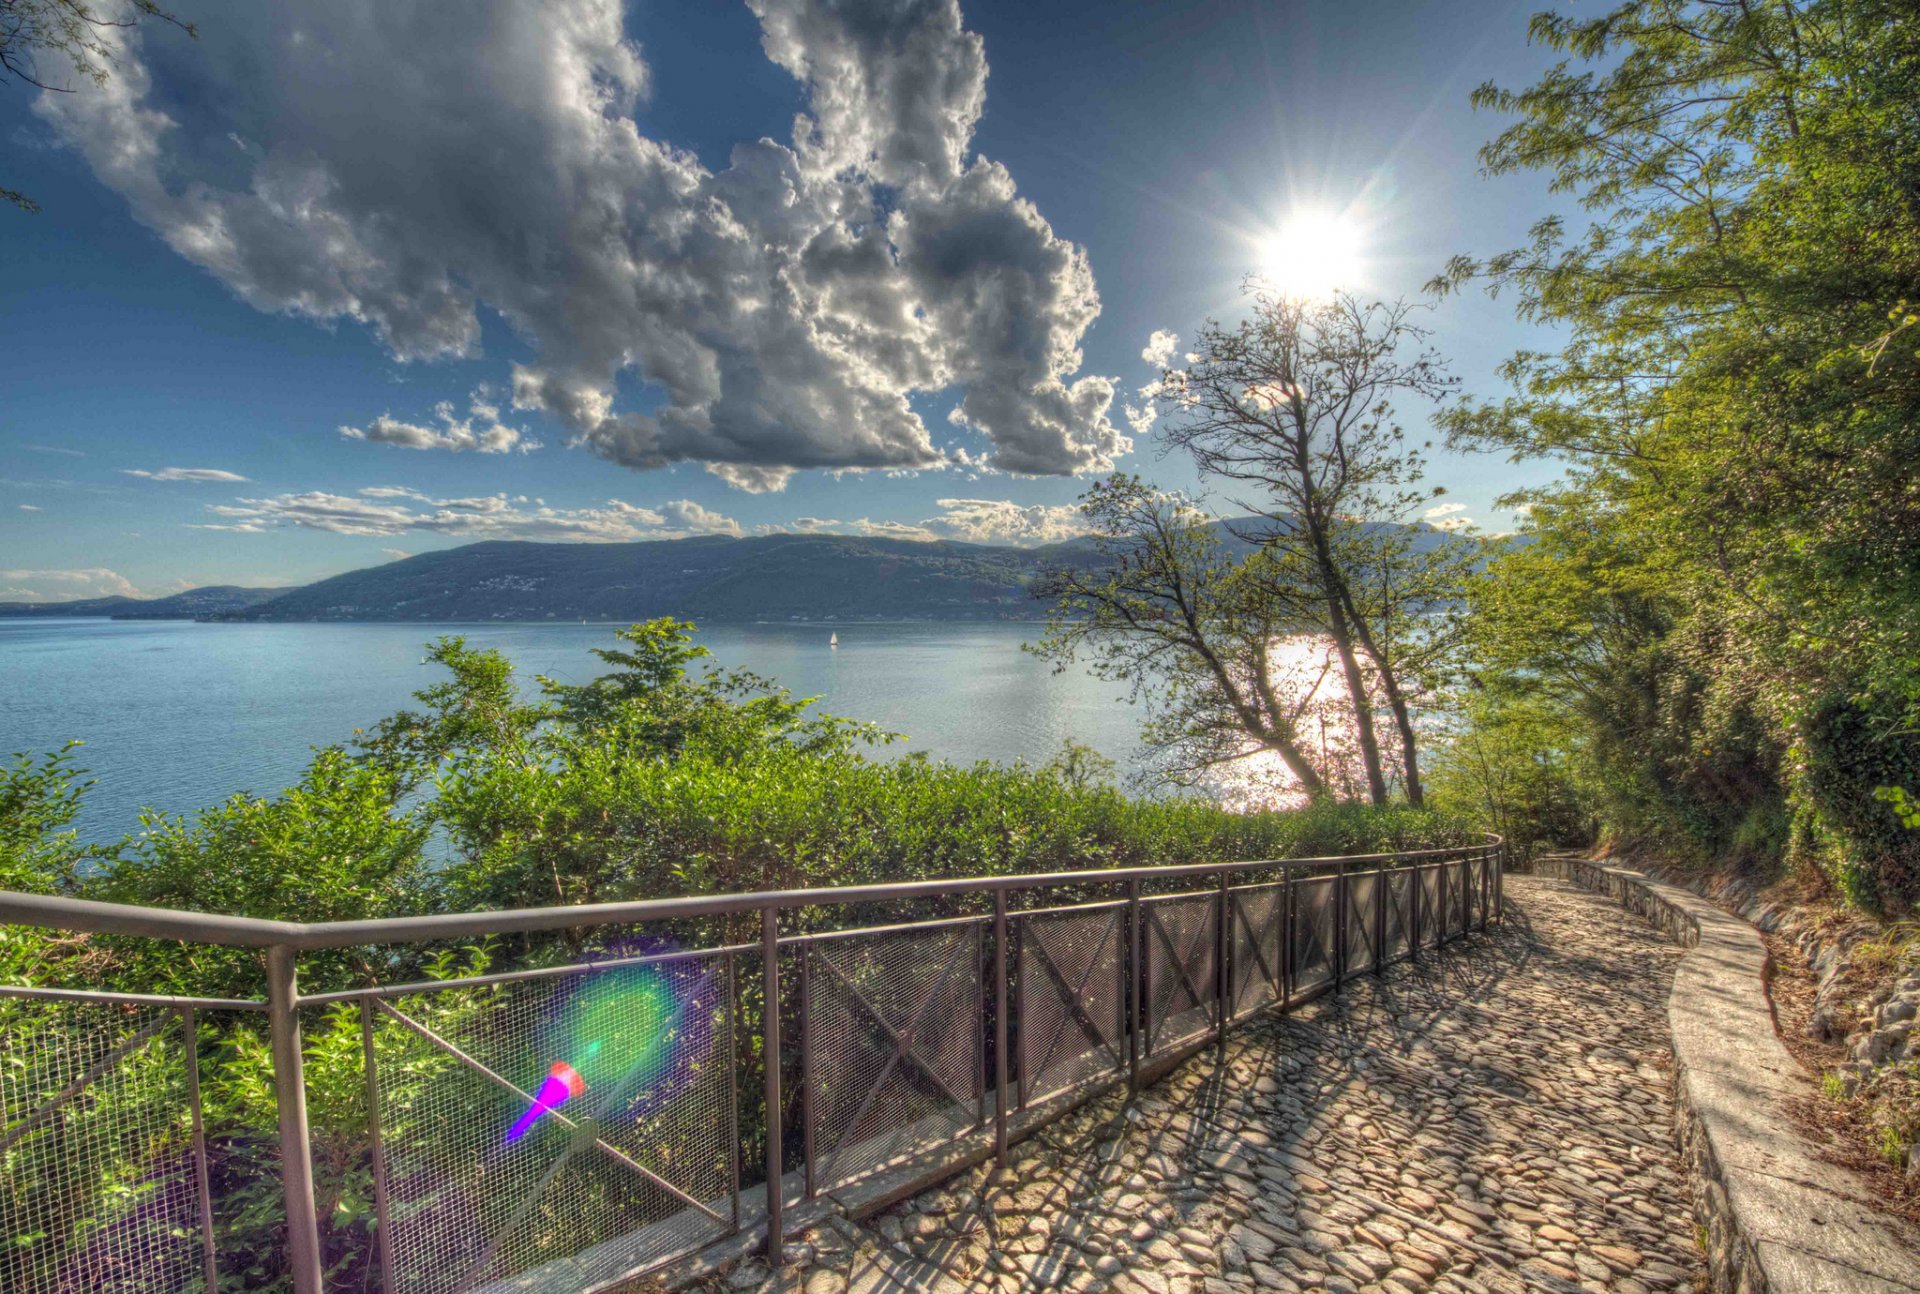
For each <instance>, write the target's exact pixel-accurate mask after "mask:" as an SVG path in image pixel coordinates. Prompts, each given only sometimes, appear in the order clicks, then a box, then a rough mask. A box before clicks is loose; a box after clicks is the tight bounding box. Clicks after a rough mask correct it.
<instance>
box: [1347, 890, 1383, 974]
mask: <svg viewBox="0 0 1920 1294" xmlns="http://www.w3.org/2000/svg"><path fill="white" fill-rule="evenodd" d="M1379 900H1380V873H1378V872H1348V873H1347V973H1348V974H1349V975H1351V974H1353V973H1354V972H1356V971H1364V970H1371V969H1372V968H1373V944H1374V940H1375V939H1376V938H1378V933H1379V925H1378V922H1379V920H1380V914H1379V911H1378V908H1377V907H1376V905H1377V904H1378V902H1379Z"/></svg>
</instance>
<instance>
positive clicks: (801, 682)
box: [0, 619, 1141, 840]
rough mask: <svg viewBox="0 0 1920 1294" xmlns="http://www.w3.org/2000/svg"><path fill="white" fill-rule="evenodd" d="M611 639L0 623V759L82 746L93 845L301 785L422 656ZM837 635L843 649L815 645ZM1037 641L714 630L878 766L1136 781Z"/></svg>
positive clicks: (573, 666) (1134, 731) (1116, 741)
mask: <svg viewBox="0 0 1920 1294" xmlns="http://www.w3.org/2000/svg"><path fill="white" fill-rule="evenodd" d="M616 627H617V626H613V625H579V624H574V625H552V624H498V623H485V624H472V625H423V624H405V625H384V624H382V625H376V624H324V625H312V624H258V625H255V624H237V625H236V624H195V623H192V622H183V621H138V620H79V619H73V620H25V619H23V620H7V619H0V755H5V754H10V753H12V752H15V751H26V752H36V753H37V752H42V751H50V750H57V749H58V748H59V747H60V746H61V745H63V744H64V743H65V742H67V741H69V740H71V739H79V740H81V741H84V742H85V743H86V746H85V748H84V749H83V750H82V751H80V752H79V755H80V763H81V764H82V765H83V766H84V767H86V768H88V769H90V770H91V772H92V775H93V776H94V777H95V778H97V779H98V781H99V785H98V786H96V787H95V788H94V789H93V791H92V792H91V793H90V794H89V796H88V798H87V801H86V803H87V808H86V812H85V814H84V816H83V818H82V820H81V822H80V824H79V825H80V828H81V831H82V834H83V836H84V837H85V838H87V839H92V840H105V839H111V838H115V837H118V836H119V835H121V834H122V833H124V832H127V831H131V830H133V829H134V828H135V827H136V826H137V825H138V824H137V815H138V813H139V811H140V810H141V809H142V808H143V807H149V806H151V807H154V808H161V809H167V810H171V811H183V810H189V809H194V808H198V807H200V806H202V805H207V804H212V803H215V802H217V801H219V800H221V799H223V798H225V797H226V796H227V795H229V794H231V793H232V792H234V791H241V790H246V791H253V792H256V793H260V794H269V793H272V792H274V791H277V790H279V789H280V788H282V787H284V786H286V785H287V784H288V783H289V782H291V781H293V780H294V779H296V778H297V777H298V775H299V773H300V770H301V769H302V768H303V767H304V766H305V764H306V761H307V758H308V751H309V747H312V746H315V745H326V744H328V743H332V742H339V741H344V740H346V739H347V738H349V737H351V736H352V734H353V731H354V729H356V728H363V727H366V726H368V725H370V724H372V723H374V722H375V721H377V720H379V719H381V718H383V717H384V716H386V715H388V714H391V713H393V712H394V711H395V710H399V709H403V708H405V707H407V706H409V705H410V704H412V700H411V696H412V693H413V692H414V691H416V690H417V689H419V688H421V687H424V686H426V685H427V684H429V683H432V682H437V681H439V680H440V679H442V678H444V677H445V673H444V671H441V670H439V669H437V668H434V667H431V666H428V665H426V664H424V663H423V657H424V652H423V650H422V649H423V646H424V644H425V643H426V642H427V641H428V640H430V639H432V638H434V637H436V636H438V635H440V634H443V633H458V634H461V635H463V636H465V637H466V639H467V641H468V642H469V644H471V645H473V646H476V647H495V648H498V649H500V650H501V651H502V652H504V653H505V654H506V655H507V657H508V658H509V659H511V660H512V661H513V663H514V665H515V667H516V668H517V670H518V671H519V673H520V675H521V677H522V678H523V679H527V680H529V681H530V680H531V677H532V676H533V675H534V674H545V675H548V676H549V677H552V678H557V679H561V680H563V681H567V682H585V681H587V680H589V679H591V678H593V677H595V676H596V675H598V674H601V673H604V672H605V668H606V667H604V666H603V665H602V664H601V662H600V661H599V660H598V659H597V658H595V657H593V656H591V655H589V654H588V649H589V648H592V647H601V646H611V645H612V644H613V638H612V632H613V630H614V628H616ZM835 628H837V629H838V632H839V635H840V645H839V647H837V648H829V647H828V645H827V635H828V633H829V632H831V631H832V630H833V629H835ZM1039 632H1040V626H1039V625H1037V624H1025V625H1022V624H897V625H882V624H860V625H851V626H827V625H746V626H720V627H713V628H708V629H703V630H701V631H700V634H699V639H700V641H701V642H702V643H703V644H704V645H705V646H707V647H708V648H709V649H711V650H712V652H713V653H714V656H715V657H716V659H717V660H718V662H719V663H721V664H724V665H740V666H745V667H747V668H749V669H752V670H754V671H756V672H758V673H760V674H763V675H766V676H768V677H770V678H772V679H774V680H776V681H778V682H779V683H780V684H782V685H783V686H785V687H787V688H788V689H790V690H791V691H792V692H793V693H794V694H796V695H798V696H819V697H821V698H822V700H821V702H820V708H821V709H823V710H825V711H827V712H829V713H832V714H840V715H846V716H848V717H850V718H855V719H865V720H870V721H872V722H875V723H878V724H880V725H881V726H883V727H885V728H889V729H891V730H893V731H896V732H903V733H905V734H907V737H908V740H907V741H906V742H904V743H902V744H901V745H898V746H895V747H891V748H889V751H890V752H891V753H898V752H901V751H908V750H924V751H927V752H929V753H930V754H932V755H933V756H935V757H937V758H941V759H947V760H952V761H956V762H972V761H974V760H981V759H991V760H1002V761H1005V760H1012V759H1016V758H1024V759H1027V760H1030V761H1035V762H1038V761H1043V760H1045V759H1047V758H1048V757H1050V756H1051V755H1052V754H1053V753H1054V752H1056V751H1057V750H1058V749H1059V748H1060V744H1061V743H1062V742H1063V741H1064V740H1066V739H1067V738H1068V737H1072V738H1073V739H1074V740H1076V741H1081V742H1085V743H1086V744H1088V745H1090V746H1092V747H1093V748H1094V749H1096V750H1098V751H1100V752H1101V753H1102V754H1105V755H1107V756H1108V757H1109V758H1112V759H1116V760H1118V761H1120V762H1121V764H1122V765H1123V766H1131V765H1132V764H1134V763H1135V761H1136V760H1137V759H1138V758H1139V754H1140V750H1139V736H1138V734H1139V726H1140V719H1141V716H1140V712H1139V711H1138V709H1137V708H1135V707H1134V706H1132V705H1130V704H1128V703H1127V702H1126V701H1125V699H1124V696H1123V695H1122V693H1123V692H1124V688H1123V687H1122V685H1119V684H1112V683H1102V682H1100V681H1099V680H1097V679H1094V678H1092V677H1091V676H1089V675H1088V674H1086V673H1085V672H1084V671H1081V670H1069V671H1067V672H1065V673H1062V674H1055V673H1053V667H1052V666H1051V665H1049V664H1048V663H1047V662H1046V661H1043V660H1040V659H1038V658H1036V657H1034V656H1031V655H1028V654H1026V653H1024V652H1022V651H1021V650H1020V644H1021V643H1022V642H1025V641H1029V640H1031V639H1033V638H1035V637H1037V636H1038V635H1039Z"/></svg>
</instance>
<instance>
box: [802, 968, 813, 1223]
mask: <svg viewBox="0 0 1920 1294" xmlns="http://www.w3.org/2000/svg"><path fill="white" fill-rule="evenodd" d="M799 998H800V1001H799V1003H798V1006H799V1008H800V1136H801V1138H802V1141H803V1145H802V1149H801V1154H802V1158H803V1161H804V1162H803V1164H802V1171H803V1172H804V1173H805V1175H806V1191H807V1198H808V1199H812V1198H813V1195H814V1191H815V1190H816V1186H815V1183H814V1180H813V940H812V939H808V940H807V941H806V942H805V943H803V944H801V945H800V991H799Z"/></svg>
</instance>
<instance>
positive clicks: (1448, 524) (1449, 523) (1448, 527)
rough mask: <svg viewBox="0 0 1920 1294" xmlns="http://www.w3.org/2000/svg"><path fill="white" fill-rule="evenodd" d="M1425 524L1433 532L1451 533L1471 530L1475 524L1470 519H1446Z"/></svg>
mask: <svg viewBox="0 0 1920 1294" xmlns="http://www.w3.org/2000/svg"><path fill="white" fill-rule="evenodd" d="M1427 524H1428V525H1430V526H1432V527H1433V528H1434V529H1435V530H1445V531H1447V532H1449V533H1452V532H1454V531H1460V530H1471V529H1473V527H1474V525H1475V524H1476V523H1475V522H1474V519H1473V518H1472V517H1446V518H1444V519H1442V520H1440V521H1431V522H1428V523H1427Z"/></svg>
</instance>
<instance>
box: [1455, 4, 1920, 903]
mask: <svg viewBox="0 0 1920 1294" xmlns="http://www.w3.org/2000/svg"><path fill="white" fill-rule="evenodd" d="M1533 35H1534V38H1535V39H1536V40H1537V41H1539V42H1541V43H1543V44H1546V45H1548V46H1551V47H1552V48H1554V49H1557V50H1559V51H1561V52H1563V53H1565V54H1566V55H1568V56H1569V61H1568V62H1566V63H1563V64H1561V65H1559V66H1558V67H1556V68H1555V69H1554V70H1553V71H1551V72H1549V73H1548V74H1547V75H1546V76H1545V77H1544V78H1542V79H1541V80H1540V81H1539V82H1538V83H1537V84H1535V85H1533V86H1530V87H1528V88H1526V89H1524V90H1520V91H1506V90H1501V89H1499V88H1497V87H1493V86H1486V87H1483V88H1482V89H1481V90H1480V91H1479V93H1478V94H1477V95H1476V102H1478V103H1479V104H1480V105H1481V106H1484V107H1488V108H1492V109H1494V110H1497V111H1501V112H1505V113H1509V114H1512V115H1513V117H1514V120H1513V122H1512V123H1511V124H1510V125H1509V126H1508V127H1507V128H1506V129H1505V130H1504V131H1503V132H1502V133H1501V134H1500V135H1499V136H1498V137H1497V138H1496V139H1495V140H1494V141H1493V142H1492V143H1491V144H1489V145H1488V146H1487V148H1486V149H1485V150H1484V151H1483V154H1482V156H1483V158H1484V160H1485V161H1486V163H1487V166H1488V168H1489V169H1490V170H1491V171H1493V172H1495V173H1502V172H1508V171H1515V170H1521V169H1535V170H1541V171H1544V172H1546V173H1547V174H1549V175H1550V176H1551V178H1552V181H1553V184H1554V187H1555V188H1556V189H1557V190H1558V191H1561V192H1565V193H1568V194H1571V195H1573V196H1575V197H1576V198H1577V199H1578V201H1579V202H1580V203H1581V204H1582V206H1583V207H1584V208H1585V210H1586V212H1587V215H1588V218H1589V223H1588V224H1587V225H1586V227H1585V228H1584V229H1575V228H1572V227H1570V226H1569V225H1568V223H1567V222H1565V221H1564V220H1561V219H1558V218H1555V219H1548V220H1544V221H1542V222H1541V223H1540V224H1539V225H1538V226H1537V227H1536V229H1535V231H1534V236H1533V239H1532V241H1531V243H1530V244H1529V245H1528V246H1526V247H1522V248H1519V249H1516V250H1514V251H1510V252H1507V253H1504V254H1502V255H1499V256H1496V257H1493V258H1492V259H1490V260H1488V261H1486V262H1484V263H1477V262H1473V261H1470V260H1465V259H1461V260H1457V261H1456V262H1455V263H1454V264H1453V265H1452V266H1451V267H1450V268H1449V272H1448V274H1447V275H1446V276H1445V277H1444V279H1443V280H1442V281H1441V284H1440V285H1441V286H1443V287H1445V286H1455V285H1458V284H1461V283H1464V282H1466V281H1468V280H1471V279H1474V278H1476V277H1477V278H1481V279H1483V280H1484V281H1485V282H1486V283H1487V284H1488V285H1489V286H1490V287H1491V288H1493V289H1495V290H1500V291H1506V292H1511V293H1513V294H1514V295H1515V296H1516V298H1517V305H1518V308H1519V311H1520V312H1521V314H1522V315H1523V316H1525V317H1528V318H1531V319H1538V320H1541V321H1544V322H1549V323H1552V324H1554V325H1556V326H1557V328H1558V329H1559V332H1560V336H1561V337H1563V338H1564V339H1565V340H1564V344H1563V345H1562V346H1561V347H1560V349H1559V350H1558V351H1557V352H1552V353H1532V352H1528V353H1522V354H1520V355H1517V356H1515V357H1514V358H1513V359H1512V360H1511V361H1510V362H1509V364H1508V366H1507V372H1508V375H1509V376H1510V377H1511V379H1512V380H1513V382H1514V384H1515V386H1516V387H1517V390H1518V394H1517V395H1516V396H1514V397H1513V398H1511V399H1508V400H1506V401H1503V402H1497V403H1467V404H1464V405H1462V406H1461V407H1459V408H1458V409H1456V410H1454V411H1453V412H1452V414H1451V415H1450V416H1449V419H1448V424H1449V431H1450V434H1451V436H1452V437H1453V439H1454V440H1455V442H1456V443H1460V444H1466V445H1473V446H1478V447H1482V448H1496V449H1501V450H1505V451H1507V452H1509V453H1510V454H1512V455H1514V456H1516V457H1538V458H1547V459H1555V460H1559V461H1562V462H1565V463H1566V464H1568V466H1569V469H1570V471H1569V475H1568V478H1567V481H1566V483H1565V484H1564V485H1563V486H1560V487H1556V488H1553V489H1549V490H1545V491H1539V492H1535V493H1533V494H1531V495H1528V496H1525V498H1526V501H1527V502H1530V503H1532V504H1533V505H1534V512H1533V516H1532V518H1531V520H1530V522H1529V524H1528V526H1527V528H1526V529H1527V535H1528V537H1529V538H1530V539H1531V540H1532V541H1533V543H1532V547H1533V548H1535V549H1537V550H1538V552H1537V554H1535V555H1533V556H1530V557H1525V558H1516V559H1515V560H1513V561H1511V562H1509V563H1507V564H1506V565H1505V573H1506V575H1507V576H1508V577H1509V583H1508V585H1507V587H1506V588H1504V589H1498V590H1496V589H1482V590H1481V597H1480V598H1479V600H1478V601H1477V602H1476V605H1475V608H1474V609H1475V612H1476V613H1480V612H1487V611H1490V612H1491V613H1492V614H1493V616H1494V619H1495V621H1496V626H1495V628H1494V629H1493V630H1492V631H1490V632H1489V633H1488V634H1486V635H1483V637H1484V638H1486V639H1488V640H1491V642H1492V644H1493V648H1494V651H1493V655H1492V656H1491V657H1490V658H1489V659H1488V660H1487V661H1486V662H1484V664H1485V668H1486V670H1487V671H1488V673H1489V675H1492V674H1495V673H1498V674H1503V675H1505V676H1509V677H1511V678H1513V679H1518V680H1521V681H1526V680H1539V681H1541V682H1542V684H1543V685H1546V684H1548V683H1553V684H1556V685H1557V684H1564V683H1566V682H1567V681H1568V680H1577V686H1576V690H1572V691H1569V692H1567V693H1566V702H1567V704H1568V706H1569V709H1570V713H1572V714H1574V715H1575V716H1576V717H1577V718H1578V720H1579V722H1580V725H1581V729H1582V731H1581V732H1580V734H1579V739H1578V741H1577V743H1576V746H1575V750H1576V752H1577V758H1578V760H1579V761H1580V763H1581V765H1582V771H1583V780H1584V782H1585V784H1586V785H1587V786H1588V787H1589V788H1590V789H1591V791H1592V793H1593V794H1594V796H1595V797H1596V798H1595V801H1594V807H1595V811H1596V813H1597V814H1598V816H1599V817H1600V818H1601V820H1602V825H1603V827H1604V829H1605V830H1606V831H1607V832H1608V833H1609V834H1612V835H1614V836H1616V837H1638V838H1641V839H1644V840H1646V841H1648V842H1649V843H1654V844H1658V845H1660V846H1661V847H1663V848H1666V849H1668V850H1670V851H1672V852H1677V853H1681V854H1686V855H1693V856H1705V855H1709V854H1718V853H1725V852H1730V851H1733V850H1737V849H1758V850H1763V851H1768V852H1771V853H1772V854H1773V855H1774V858H1773V860H1772V861H1776V862H1777V861H1778V859H1779V856H1780V853H1781V851H1782V849H1783V848H1784V849H1785V852H1786V853H1787V854H1788V855H1790V856H1791V857H1793V858H1794V859H1804V860H1811V861H1816V862H1818V863H1819V864H1820V865H1821V867H1822V868H1823V869H1824V871H1825V874H1827V875H1830V876H1833V877H1834V878H1835V879H1837V880H1838V881H1839V883H1840V884H1841V885H1842V887H1843V888H1845V889H1846V891H1847V892H1848V893H1849V894H1852V895H1853V896H1855V897H1856V898H1860V899H1862V900H1863V901H1871V902H1875V903H1880V904H1885V905H1892V906H1899V905H1903V904H1905V903H1907V902H1909V901H1911V900H1912V899H1914V898H1915V897H1920V889H1917V888H1916V881H1920V875H1916V873H1915V870H1914V868H1913V867H1912V865H1911V859H1910V857H1909V855H1908V854H1907V852H1906V848H1905V844H1904V842H1902V841H1900V840H1899V839H1898V838H1897V837H1895V836H1892V835H1889V834H1887V833H1886V831H1885V830H1884V829H1883V828H1884V827H1885V826H1886V825H1887V824H1889V823H1891V822H1892V815H1891V814H1890V813H1889V812H1887V811H1886V808H1885V806H1884V805H1874V806H1872V810H1873V811H1872V812H1870V811H1869V806H1867V805H1866V804H1864V803H1862V801H1863V800H1868V799H1870V798H1871V792H1872V790H1873V786H1874V785H1877V784H1892V785H1907V783H1900V782H1892V783H1887V782H1885V781H1883V782H1881V783H1869V784H1867V785H1865V786H1860V785H1858V784H1857V783H1856V782H1855V781H1854V779H1856V778H1858V777H1861V776H1870V775H1873V770H1874V769H1875V768H1881V767H1888V766H1898V765H1903V764H1904V763H1905V759H1906V757H1905V756H1904V755H1901V754H1899V753H1897V751H1895V750H1893V749H1891V747H1892V746H1897V744H1898V741H1899V739H1898V738H1897V737H1895V736H1894V735H1893V734H1895V733H1897V732H1899V731H1902V730H1908V729H1912V728H1914V727H1915V726H1916V725H1915V719H1916V718H1920V712H1917V709H1916V701H1917V700H1920V636H1917V635H1920V622H1916V619H1915V617H1914V616H1913V608H1914V607H1915V606H1916V605H1920V492H1917V491H1916V490H1915V488H1914V481H1915V476H1914V471H1913V464H1914V463H1915V462H1916V461H1920V353H1917V352H1916V350H1915V348H1914V340H1913V339H1914V336H1915V333H1914V332H1913V328H1914V325H1913V324H1912V323H1910V322H1909V320H1910V319H1911V318H1913V317H1914V316H1913V308H1912V305H1911V301H1912V299H1913V295H1914V290H1913V285H1914V283H1915V282H1920V210H1917V209H1916V207H1915V206H1914V204H1913V202H1912V194H1913V192H1914V191H1915V187H1916V185H1917V184H1920V133H1916V132H1915V131H1914V129H1913V122H1914V121H1915V120H1916V118H1917V116H1920V24H1916V23H1915V22H1914V21H1913V15H1912V13H1911V10H1910V7H1909V6H1906V5H1903V4H1899V3H1894V2H1893V0H1813V2H1812V3H1787V0H1756V2H1755V3H1751V4H1740V5H1723V4H1714V3H1703V2H1701V0H1628V2H1627V3H1621V4H1617V5H1615V6H1614V7H1613V8H1612V9H1610V10H1607V11H1605V12H1603V13H1600V14H1597V15H1595V16H1591V17H1587V16H1582V17H1578V18H1576V17H1569V16H1565V15H1560V14H1543V15H1541V16H1539V17H1537V18H1536V19H1535V20H1534V23H1533ZM1526 611H1532V612H1533V613H1535V614H1537V615H1538V617H1539V619H1540V620H1541V622H1542V628H1541V632H1540V635H1539V639H1538V642H1537V643H1535V644H1529V643H1528V642H1526V641H1525V639H1524V638H1523V637H1522V635H1521V632H1520V624H1521V620H1522V613H1523V612H1526ZM1836 697H1837V698H1844V699H1845V704H1847V705H1849V706H1856V707H1860V708H1861V709H1862V710H1863V712H1870V713H1872V714H1873V715H1874V716H1875V722H1873V723H1869V724H1866V725H1864V726H1862V727H1861V728H1859V729H1858V730H1857V731H1849V732H1847V733H1845V734H1836V733H1833V732H1830V731H1828V727H1829V724H1830V721H1831V720H1832V719H1833V717H1834V715H1833V712H1832V710H1831V709H1830V706H1831V704H1832V702H1831V701H1830V698H1836ZM1869 698H1870V699H1869ZM1834 739H1838V740H1839V741H1840V743H1841V746H1843V747H1844V748H1845V749H1844V750H1837V749H1830V747H1831V743H1832V740H1834ZM1861 742H1873V743H1876V744H1878V745H1882V746H1889V749H1887V750H1882V751H1881V752H1880V753H1878V754H1873V755H1869V754H1867V753H1866V752H1865V750H1864V748H1863V747H1862V746H1861V745H1860V743H1861ZM1789 752H1792V755H1791V757H1790V756H1789ZM1789 817H1790V818H1791V819H1792V822H1793V824H1794V827H1793V831H1792V833H1791V837H1790V836H1789V833H1788V832H1787V830H1786V829H1785V826H1784V824H1785V823H1786V822H1787V820H1788V818H1789ZM1763 861H1765V860H1763Z"/></svg>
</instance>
